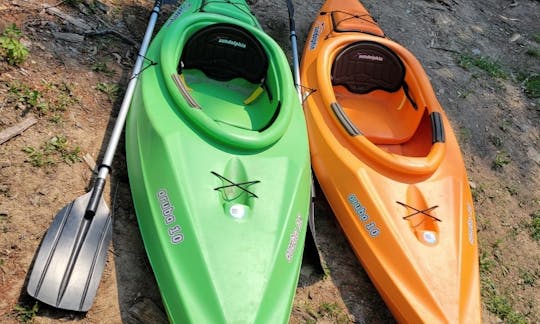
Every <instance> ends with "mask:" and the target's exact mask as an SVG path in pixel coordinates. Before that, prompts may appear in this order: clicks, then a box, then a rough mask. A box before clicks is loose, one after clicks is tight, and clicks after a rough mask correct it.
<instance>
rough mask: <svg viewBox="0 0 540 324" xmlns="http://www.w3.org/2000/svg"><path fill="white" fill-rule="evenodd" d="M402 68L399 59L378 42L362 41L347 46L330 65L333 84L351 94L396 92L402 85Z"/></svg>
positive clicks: (403, 71) (403, 69)
mask: <svg viewBox="0 0 540 324" xmlns="http://www.w3.org/2000/svg"><path fill="white" fill-rule="evenodd" d="M404 78H405V67H404V66H403V63H402V62H401V59H400V58H399V57H398V56H397V55H396V54H395V53H394V52H393V51H392V50H390V49H389V48H387V47H386V46H384V45H381V44H379V43H375V42H370V41H362V42H357V43H353V44H351V45H349V46H347V47H346V48H345V49H344V50H343V51H341V53H339V55H338V56H337V57H336V59H335V60H334V64H333V65H332V84H333V85H343V86H345V87H346V88H347V89H348V90H349V91H350V92H353V93H358V94H365V93H369V92H371V91H373V90H378V89H380V90H385V91H388V92H395V91H397V90H399V89H400V88H401V87H402V86H403V84H404V83H403V80H404Z"/></svg>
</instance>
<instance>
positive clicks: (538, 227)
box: [529, 210, 540, 241]
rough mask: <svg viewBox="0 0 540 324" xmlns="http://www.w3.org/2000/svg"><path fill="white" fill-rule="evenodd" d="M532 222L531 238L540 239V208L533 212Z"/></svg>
mask: <svg viewBox="0 0 540 324" xmlns="http://www.w3.org/2000/svg"><path fill="white" fill-rule="evenodd" d="M531 217H532V222H531V225H530V228H529V232H530V234H531V238H532V239H533V240H535V241H540V210H537V211H536V212H534V213H532V214H531Z"/></svg>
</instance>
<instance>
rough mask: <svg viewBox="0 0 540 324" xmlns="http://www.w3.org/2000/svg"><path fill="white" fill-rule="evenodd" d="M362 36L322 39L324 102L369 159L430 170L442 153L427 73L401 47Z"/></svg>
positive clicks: (405, 169)
mask: <svg viewBox="0 0 540 324" xmlns="http://www.w3.org/2000/svg"><path fill="white" fill-rule="evenodd" d="M366 39H367V40H362V41H356V42H353V43H352V44H351V42H350V40H349V39H348V37H346V36H342V37H339V38H336V39H335V40H332V39H327V40H326V46H325V47H324V48H322V49H321V53H320V54H319V55H318V57H317V62H316V66H317V70H318V71H320V73H318V75H317V79H318V83H319V85H320V87H319V89H318V90H319V91H321V97H322V98H323V101H324V105H325V106H326V107H327V109H329V111H331V115H333V116H334V118H333V119H334V122H335V123H336V124H337V125H338V128H340V129H341V132H342V134H343V135H344V136H345V137H346V138H347V139H348V141H349V142H350V143H351V144H352V145H353V147H354V149H355V150H356V151H358V153H360V154H362V155H363V156H365V157H366V158H367V159H369V160H370V161H371V162H372V163H374V164H377V165H379V166H380V167H383V168H386V169H389V170H391V171H393V172H398V173H407V174H418V175H420V174H429V173H432V172H434V171H435V170H436V169H437V167H438V166H439V164H440V163H441V161H442V159H443V156H444V151H445V144H444V127H443V123H442V120H441V116H440V109H441V108H440V106H439V103H438V102H437V100H436V98H435V95H434V94H433V90H432V88H431V86H430V85H429V82H428V80H427V77H426V76H425V75H424V74H423V73H418V71H422V70H419V68H418V66H417V65H419V63H418V62H417V61H416V60H415V59H414V57H413V56H412V54H410V53H409V52H408V51H407V50H406V49H405V48H403V47H401V46H400V45H398V44H396V43H394V42H392V41H390V40H388V39H383V38H380V37H369V35H368V36H366ZM330 62H333V63H332V64H331V63H330Z"/></svg>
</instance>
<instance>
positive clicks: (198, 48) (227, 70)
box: [177, 23, 268, 84]
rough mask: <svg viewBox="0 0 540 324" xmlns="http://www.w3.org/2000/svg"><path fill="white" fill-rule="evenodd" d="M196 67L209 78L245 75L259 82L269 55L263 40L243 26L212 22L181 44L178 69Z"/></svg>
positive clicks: (227, 79)
mask: <svg viewBox="0 0 540 324" xmlns="http://www.w3.org/2000/svg"><path fill="white" fill-rule="evenodd" d="M182 64H183V68H186V69H199V70H201V71H203V72H204V74H205V75H206V76H208V77H209V78H212V79H215V80H219V81H229V80H231V79H234V78H238V77H240V78H244V79H246V80H248V81H249V82H251V83H255V84H261V83H262V82H263V80H264V79H265V77H266V72H267V70H268V57H267V56H266V52H265V50H264V48H263V46H262V44H261V43H260V42H259V41H258V40H257V39H256V38H255V37H254V36H253V35H252V34H251V33H250V32H249V31H247V30H246V29H244V28H242V27H239V26H235V25H231V24H226V23H220V24H214V25H210V26H208V27H205V28H203V29H201V30H199V31H197V32H196V33H195V34H193V36H191V37H190V38H189V40H188V41H187V42H186V44H185V46H184V50H183V53H182V57H181V62H179V65H178V68H177V69H178V72H179V73H180V71H181V69H182Z"/></svg>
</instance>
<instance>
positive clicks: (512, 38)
mask: <svg viewBox="0 0 540 324" xmlns="http://www.w3.org/2000/svg"><path fill="white" fill-rule="evenodd" d="M520 38H521V35H520V34H518V33H514V34H513V35H512V36H511V37H510V39H509V40H508V41H509V42H510V43H513V42H515V41H517V40H518V39H520Z"/></svg>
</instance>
